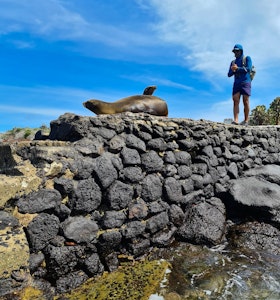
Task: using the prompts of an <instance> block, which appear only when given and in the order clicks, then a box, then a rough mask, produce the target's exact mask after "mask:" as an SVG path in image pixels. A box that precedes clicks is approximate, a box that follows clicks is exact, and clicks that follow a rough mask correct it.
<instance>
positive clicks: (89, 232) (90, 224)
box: [61, 216, 98, 243]
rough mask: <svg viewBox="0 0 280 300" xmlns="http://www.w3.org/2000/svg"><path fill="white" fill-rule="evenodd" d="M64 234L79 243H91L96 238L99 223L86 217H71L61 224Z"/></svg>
mask: <svg viewBox="0 0 280 300" xmlns="http://www.w3.org/2000/svg"><path fill="white" fill-rule="evenodd" d="M61 227H62V230H63V235H64V236H65V237H66V239H68V240H73V241H75V242H77V243H91V242H92V241H94V239H95V238H96V234H97V231H98V225H97V224H96V223H95V222H94V221H92V220H90V219H88V218H85V217H82V216H78V217H69V218H68V219H66V220H65V221H64V222H63V223H62V224H61Z"/></svg>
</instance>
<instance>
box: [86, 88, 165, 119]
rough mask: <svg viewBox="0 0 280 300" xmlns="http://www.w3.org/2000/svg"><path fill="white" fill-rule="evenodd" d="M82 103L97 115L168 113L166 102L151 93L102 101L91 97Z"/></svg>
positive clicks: (162, 114) (156, 114)
mask: <svg viewBox="0 0 280 300" xmlns="http://www.w3.org/2000/svg"><path fill="white" fill-rule="evenodd" d="M148 88H149V87H148ZM145 90H146V89H145ZM145 90H144V93H145ZM151 90H152V92H153V91H154V90H155V89H154V88H153V89H151ZM151 90H150V91H151ZM150 91H149V92H150ZM83 105H84V107H86V108H87V109H89V110H90V111H92V112H94V113H95V114H97V115H100V114H118V113H123V112H133V113H148V114H151V115H155V116H167V115H168V108H167V104H166V102H165V101H164V100H163V99H161V98H159V97H156V96H152V95H135V96H129V97H126V98H123V99H120V100H118V101H115V102H104V101H101V100H96V99H91V100H88V101H86V102H84V103H83Z"/></svg>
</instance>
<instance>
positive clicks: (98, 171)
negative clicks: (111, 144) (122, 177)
mask: <svg viewBox="0 0 280 300" xmlns="http://www.w3.org/2000/svg"><path fill="white" fill-rule="evenodd" d="M94 172H95V175H96V176H97V178H98V181H99V182H100V183H101V185H102V188H103V189H106V188H108V187H109V186H110V184H112V183H113V182H114V181H115V180H116V179H117V178H118V172H117V170H116V169H115V167H114V165H113V163H112V161H111V160H110V156H109V155H103V156H100V157H98V158H96V159H95V166H94Z"/></svg>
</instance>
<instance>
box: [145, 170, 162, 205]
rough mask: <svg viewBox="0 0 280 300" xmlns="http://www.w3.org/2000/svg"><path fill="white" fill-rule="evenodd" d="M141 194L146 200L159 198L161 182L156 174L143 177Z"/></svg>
mask: <svg viewBox="0 0 280 300" xmlns="http://www.w3.org/2000/svg"><path fill="white" fill-rule="evenodd" d="M141 196H142V198H143V199H144V200H145V201H148V202H152V201H155V200H158V199H160V198H161V196H162V183H161V180H160V177H159V176H158V175H156V174H149V175H147V176H146V177H145V178H144V180H143V183H142V194H141Z"/></svg>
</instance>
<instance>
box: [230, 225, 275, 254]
mask: <svg viewBox="0 0 280 300" xmlns="http://www.w3.org/2000/svg"><path fill="white" fill-rule="evenodd" d="M229 236H230V241H231V243H232V244H233V245H234V247H238V248H245V249H246V248H248V249H251V250H265V251H266V252H268V253H271V254H275V255H280V231H279V229H277V228H275V227H273V226H272V225H270V224H266V223H258V222H248V223H244V224H240V225H235V226H233V227H232V228H231V230H230V234H229Z"/></svg>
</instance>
